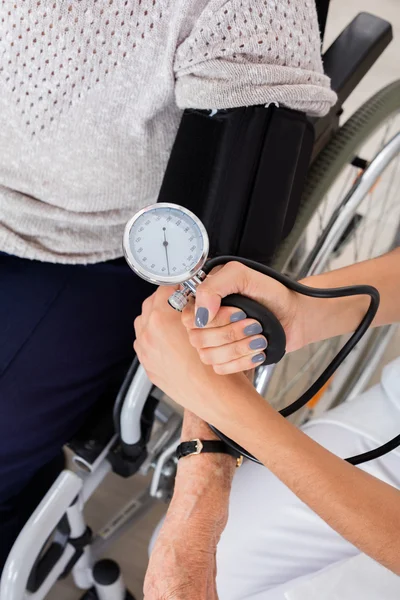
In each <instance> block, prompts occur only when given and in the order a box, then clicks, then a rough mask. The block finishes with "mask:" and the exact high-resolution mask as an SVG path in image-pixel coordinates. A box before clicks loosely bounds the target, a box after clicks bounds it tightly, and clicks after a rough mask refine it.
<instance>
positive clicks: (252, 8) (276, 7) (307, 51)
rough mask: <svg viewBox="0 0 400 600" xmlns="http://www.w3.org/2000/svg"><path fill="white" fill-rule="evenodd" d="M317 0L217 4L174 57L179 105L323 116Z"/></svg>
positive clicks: (327, 97)
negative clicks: (260, 107) (274, 107)
mask: <svg viewBox="0 0 400 600" xmlns="http://www.w3.org/2000/svg"><path fill="white" fill-rule="evenodd" d="M320 45H321V42H320V35H319V29H318V20H317V13H316V8H315V4H314V0H211V1H210V2H208V3H207V4H206V7H205V9H204V10H203V11H202V13H201V14H200V16H199V18H198V19H197V20H196V22H195V24H194V26H193V29H192V30H191V32H190V34H189V35H188V36H187V37H186V39H184V40H183V41H182V43H181V44H180V45H179V47H178V49H177V52H176V56H175V77H176V101H177V104H178V106H179V107H180V108H182V109H184V108H198V109H219V108H234V107H240V106H251V105H256V104H266V105H267V104H271V103H275V104H278V105H279V104H281V105H282V106H285V107H287V108H292V109H295V110H301V111H303V112H306V113H308V114H310V115H317V116H322V115H324V114H326V113H327V112H328V110H329V108H330V107H331V106H332V105H333V104H334V103H335V101H336V94H335V93H334V92H333V91H332V90H331V89H330V81H329V78H328V77H327V76H326V75H324V73H323V67H322V60H321V54H320Z"/></svg>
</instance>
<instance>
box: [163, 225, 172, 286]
mask: <svg viewBox="0 0 400 600" xmlns="http://www.w3.org/2000/svg"><path fill="white" fill-rule="evenodd" d="M163 231H164V241H163V246H164V248H165V258H166V259H167V269H168V275H170V274H171V273H170V272H169V260H168V242H167V234H166V233H165V231H166V227H163Z"/></svg>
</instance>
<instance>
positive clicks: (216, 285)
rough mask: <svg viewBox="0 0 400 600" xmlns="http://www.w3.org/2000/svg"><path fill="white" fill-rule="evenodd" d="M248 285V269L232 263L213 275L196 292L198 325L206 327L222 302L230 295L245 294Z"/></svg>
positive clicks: (196, 319) (196, 318) (212, 273)
mask: <svg viewBox="0 0 400 600" xmlns="http://www.w3.org/2000/svg"><path fill="white" fill-rule="evenodd" d="M247 284H248V269H246V267H244V266H243V265H242V264H240V263H238V262H234V261H233V262H230V263H228V264H226V265H224V266H223V267H222V269H219V270H218V271H216V272H211V274H210V275H209V276H208V277H207V278H206V279H205V281H203V283H201V284H200V285H199V287H198V288H197V291H196V317H195V321H196V325H197V327H205V326H206V325H207V324H208V323H210V322H211V321H212V320H213V319H214V318H215V316H216V314H217V312H218V311H219V308H220V306H221V300H222V298H224V297H225V296H228V295H229V294H236V293H242V294H243V293H244V292H245V291H246V287H247Z"/></svg>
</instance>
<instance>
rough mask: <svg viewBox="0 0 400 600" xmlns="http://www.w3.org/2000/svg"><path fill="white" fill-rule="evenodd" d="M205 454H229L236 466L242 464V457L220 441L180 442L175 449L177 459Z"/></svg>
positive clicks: (197, 440) (196, 440)
mask: <svg viewBox="0 0 400 600" xmlns="http://www.w3.org/2000/svg"><path fill="white" fill-rule="evenodd" d="M205 452H213V453H219V454H229V455H230V456H233V457H234V458H236V460H237V466H240V465H241V464H242V462H243V457H242V456H241V455H240V454H239V453H238V452H236V450H234V449H233V448H231V447H230V446H228V444H225V442H223V441H221V440H199V439H195V440H190V441H188V442H182V443H181V444H179V446H178V447H177V449H176V456H177V458H178V459H179V458H182V457H184V456H191V455H193V454H203V453H205Z"/></svg>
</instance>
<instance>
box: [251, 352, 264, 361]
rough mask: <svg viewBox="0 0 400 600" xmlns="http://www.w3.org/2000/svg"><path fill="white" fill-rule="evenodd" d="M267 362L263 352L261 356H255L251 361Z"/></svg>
mask: <svg viewBox="0 0 400 600" xmlns="http://www.w3.org/2000/svg"><path fill="white" fill-rule="evenodd" d="M264 360H265V354H263V353H262V352H261V354H255V355H254V356H253V358H252V359H251V362H253V363H259V362H263V361H264Z"/></svg>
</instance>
